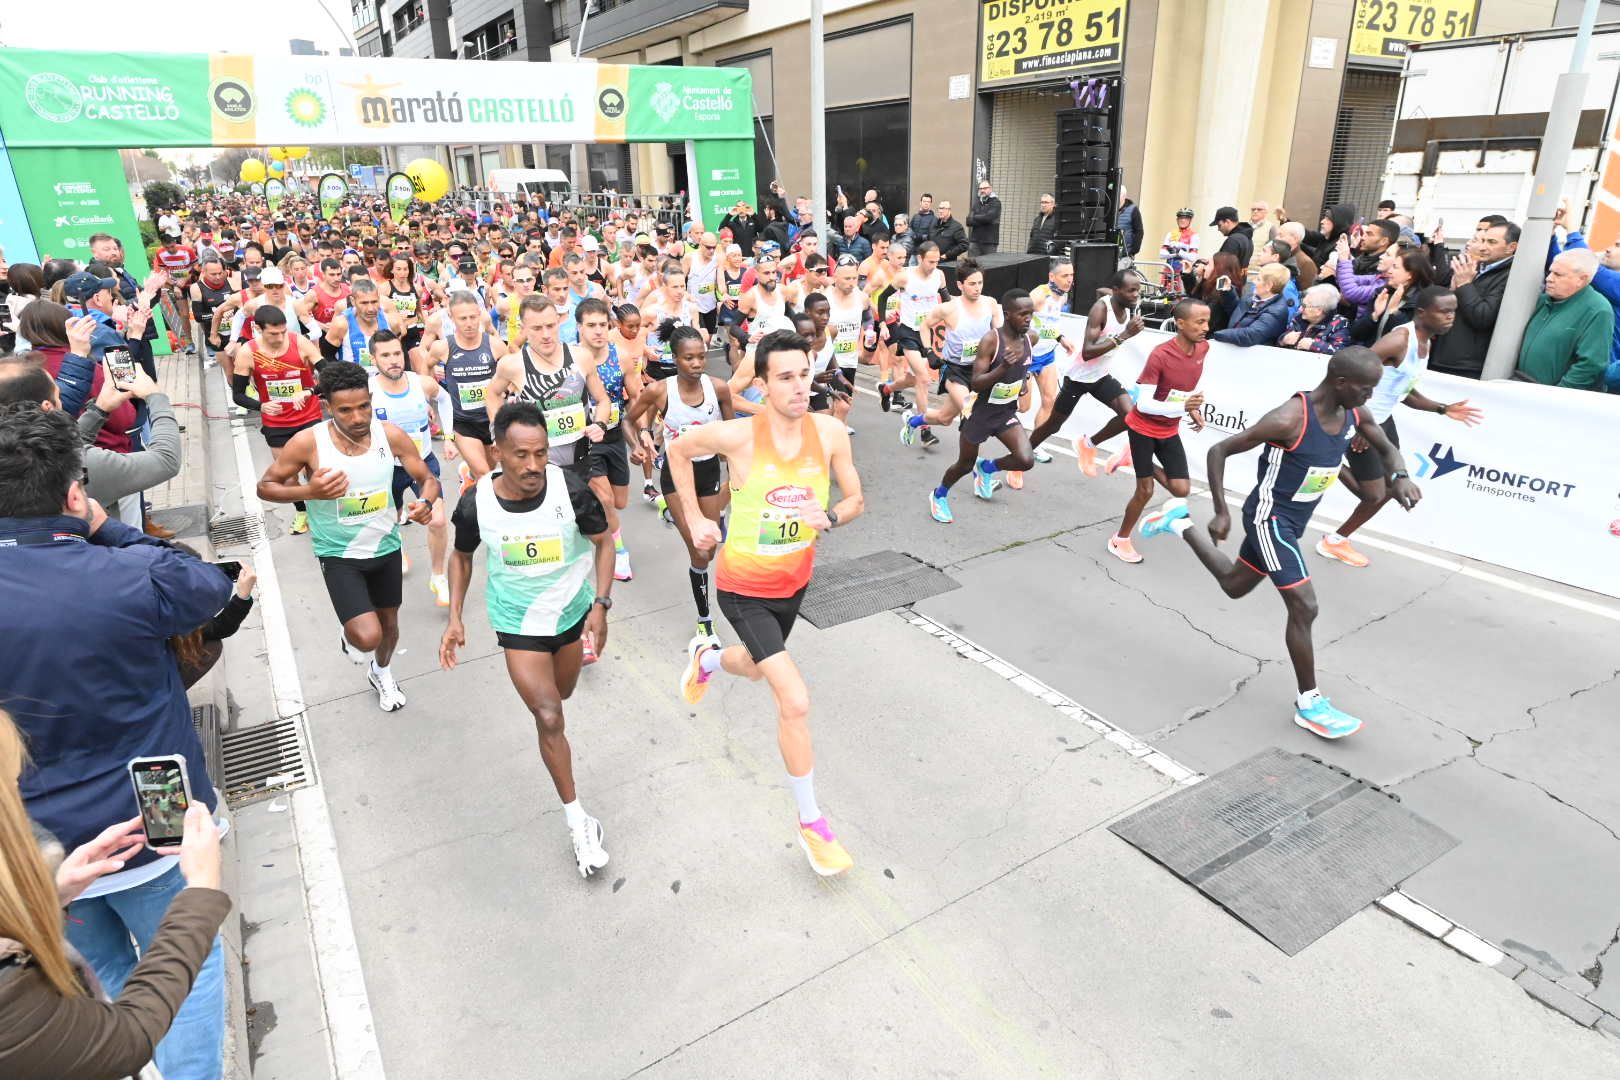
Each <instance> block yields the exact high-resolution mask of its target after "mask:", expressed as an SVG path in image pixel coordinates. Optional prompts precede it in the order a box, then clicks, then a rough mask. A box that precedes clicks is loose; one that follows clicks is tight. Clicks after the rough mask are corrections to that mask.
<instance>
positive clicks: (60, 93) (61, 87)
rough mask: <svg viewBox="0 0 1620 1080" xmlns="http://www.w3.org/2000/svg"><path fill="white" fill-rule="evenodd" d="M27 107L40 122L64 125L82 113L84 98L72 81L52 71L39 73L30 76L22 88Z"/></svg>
mask: <svg viewBox="0 0 1620 1080" xmlns="http://www.w3.org/2000/svg"><path fill="white" fill-rule="evenodd" d="M23 97H25V98H26V99H27V100H28V107H29V108H31V109H33V110H34V112H35V113H37V114H38V115H39V118H40V119H42V120H49V121H51V122H52V123H53V124H66V123H70V122H72V121H74V120H77V119H78V118H79V114H80V113H82V112H83V111H84V98H83V97H82V96H81V95H80V94H79V88H78V87H77V86H75V85H73V80H72V79H69V78H68V77H67V76H66V75H58V74H57V73H56V72H54V71H41V72H40V73H39V74H37V75H33V76H30V77H29V79H28V83H27V85H25V86H24V87H23Z"/></svg>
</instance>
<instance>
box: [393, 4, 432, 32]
mask: <svg viewBox="0 0 1620 1080" xmlns="http://www.w3.org/2000/svg"><path fill="white" fill-rule="evenodd" d="M425 22H427V11H426V10H425V6H424V5H423V4H418V3H409V4H406V5H405V6H404V7H402V8H400V9H399V10H398V11H396V12H394V40H395V41H398V40H399V39H400V38H402V37H404V36H405V35H406V34H409V33H410V32H411V31H412V30H415V29H416V28H417V27H418V26H421V25H422V24H423V23H425Z"/></svg>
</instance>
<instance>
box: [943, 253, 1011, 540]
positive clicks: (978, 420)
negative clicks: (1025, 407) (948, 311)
mask: <svg viewBox="0 0 1620 1080" xmlns="http://www.w3.org/2000/svg"><path fill="white" fill-rule="evenodd" d="M972 269H973V271H975V274H974V276H976V277H978V278H980V284H981V285H982V284H983V280H982V279H983V272H982V271H979V270H978V267H977V265H975V266H973V267H972ZM1001 311H1002V313H1003V322H1002V325H1001V329H999V330H987V331H986V332H985V333H984V335H983V336H982V337H981V338H980V339H979V342H978V348H977V350H976V351H975V353H974V357H973V366H972V368H970V369H969V371H970V373H969V375H968V386H969V389H971V390H972V391H973V393H974V395H975V399H974V405H973V412H972V413H971V414H970V415H969V416H968V418H967V419H965V420H963V421H962V429H961V432H960V435H959V437H958V443H957V446H958V449H957V454H956V463H955V464H954V465H952V466H951V467H950V468H948V469H946V470H945V475H944V476H943V477H941V478H940V481H939V486H938V487H936V488H935V489H934V490H933V493H932V494H931V495H930V496H929V498H928V508H929V512H930V513H931V514H932V515H933V518H934V520H935V521H937V522H939V523H940V524H942V525H949V524H950V523H951V522H952V521H953V520H954V517H953V515H952V514H951V507H950V503H949V502H948V501H947V497H948V496H949V494H950V490H951V487H952V486H953V485H954V484H955V483H956V482H957V481H958V480H960V479H962V477H964V476H966V475H967V474H968V473H969V472H972V473H973V494H975V495H977V496H978V497H979V498H981V499H989V498H990V497H991V496H992V495H994V494H995V491H996V488H997V487H999V486H1000V481H999V480H997V479H996V474H997V473H998V472H1003V471H1011V470H1023V469H1028V468H1029V467H1030V466H1031V465H1032V464H1033V463H1034V461H1033V458H1032V457H1031V455H1030V451H1029V434H1028V433H1027V432H1026V431H1025V430H1024V425H1023V424H1021V423H1019V421H1018V399H1019V397H1020V396H1022V394H1023V393H1024V388H1025V386H1026V385H1027V383H1028V381H1029V378H1030V372H1031V371H1032V370H1033V360H1032V354H1033V351H1034V348H1035V342H1036V337H1035V334H1034V332H1033V331H1032V330H1031V329H1030V323H1031V321H1032V320H1033V319H1034V316H1035V302H1034V300H1033V299H1032V298H1031V297H1030V295H1029V293H1027V292H1025V291H1024V290H1023V289H1010V290H1008V292H1007V293H1006V294H1005V295H1003V296H1002V298H1001ZM975 328H976V327H975ZM943 381H944V377H943V375H942V376H941V382H942V383H943ZM991 436H995V437H996V438H998V439H1000V440H1001V443H1002V445H1003V446H1005V447H1006V448H1007V453H1005V454H1003V455H1002V456H1001V457H999V458H997V459H996V460H994V461H990V460H988V459H985V458H980V457H979V447H980V446H982V445H983V444H984V442H985V440H986V439H989V438H990V437H991Z"/></svg>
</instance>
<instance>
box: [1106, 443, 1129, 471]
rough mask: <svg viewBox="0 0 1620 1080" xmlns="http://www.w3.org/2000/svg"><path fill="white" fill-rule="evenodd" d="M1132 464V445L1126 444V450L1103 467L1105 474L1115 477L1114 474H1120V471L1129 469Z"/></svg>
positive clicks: (1110, 459)
mask: <svg viewBox="0 0 1620 1080" xmlns="http://www.w3.org/2000/svg"><path fill="white" fill-rule="evenodd" d="M1130 464H1131V444H1130V443H1126V444H1125V449H1123V450H1121V451H1120V452H1119V453H1117V454H1115V455H1114V456H1113V457H1111V458H1109V459H1108V464H1107V465H1105V466H1103V472H1105V473H1107V474H1108V475H1109V476H1113V475H1114V473H1116V472H1118V471H1119V470H1120V469H1125V468H1129V467H1130Z"/></svg>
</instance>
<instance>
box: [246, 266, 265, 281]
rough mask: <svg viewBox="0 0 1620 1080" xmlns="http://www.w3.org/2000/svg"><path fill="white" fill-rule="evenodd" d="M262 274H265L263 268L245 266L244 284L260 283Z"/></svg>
mask: <svg viewBox="0 0 1620 1080" xmlns="http://www.w3.org/2000/svg"><path fill="white" fill-rule="evenodd" d="M262 273H264V267H262V266H244V267H242V280H243V281H244V282H247V281H258V280H259V275H260V274H262Z"/></svg>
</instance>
